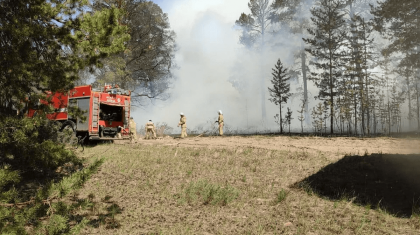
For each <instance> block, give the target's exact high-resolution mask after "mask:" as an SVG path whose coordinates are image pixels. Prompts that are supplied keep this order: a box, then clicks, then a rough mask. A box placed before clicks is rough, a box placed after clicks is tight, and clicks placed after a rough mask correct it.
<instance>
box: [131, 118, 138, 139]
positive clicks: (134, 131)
mask: <svg viewBox="0 0 420 235" xmlns="http://www.w3.org/2000/svg"><path fill="white" fill-rule="evenodd" d="M130 141H131V142H134V141H135V142H137V127H136V123H135V122H134V119H133V117H130Z"/></svg>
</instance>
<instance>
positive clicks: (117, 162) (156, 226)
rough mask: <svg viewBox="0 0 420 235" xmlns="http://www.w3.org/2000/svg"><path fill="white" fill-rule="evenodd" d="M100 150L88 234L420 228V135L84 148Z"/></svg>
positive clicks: (86, 193)
mask: <svg viewBox="0 0 420 235" xmlns="http://www.w3.org/2000/svg"><path fill="white" fill-rule="evenodd" d="M98 155H100V156H102V157H104V158H105V159H106V160H105V162H104V164H103V165H102V166H101V170H100V171H99V172H98V173H97V174H96V175H94V176H93V177H92V178H91V179H90V180H88V182H87V183H86V185H85V186H84V188H83V189H82V190H80V192H78V197H79V199H86V198H89V197H90V198H94V199H93V203H96V205H97V208H96V209H93V210H92V211H93V212H92V211H90V212H89V211H80V212H79V214H80V215H81V216H85V217H86V218H88V219H90V221H91V223H90V225H89V226H87V227H86V228H85V230H84V231H82V234H419V233H418V231H420V183H419V179H420V171H419V170H418V169H420V139H396V138H365V139H360V138H344V137H343V138H342V137H334V138H324V137H296V136H263V135H261V136H229V137H188V138H186V139H178V138H171V137H167V138H161V139H157V140H142V139H140V140H138V142H137V143H131V144H104V145H98V146H95V147H88V148H86V149H85V152H83V153H81V156H82V157H84V158H88V159H89V158H90V157H91V156H98ZM92 195H94V196H92ZM209 195H210V196H209ZM220 198H222V200H221V201H222V203H220V200H219V199H220ZM110 208H111V209H110ZM111 210H113V211H115V213H111V212H110V211H111ZM111 217H112V218H111ZM114 217H115V220H114ZM107 221H108V222H107ZM109 221H112V223H111V224H114V225H113V226H110V223H109ZM115 221H118V222H115ZM114 222H115V223H114Z"/></svg>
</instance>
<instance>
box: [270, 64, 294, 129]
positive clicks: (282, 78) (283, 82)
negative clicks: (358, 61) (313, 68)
mask: <svg viewBox="0 0 420 235" xmlns="http://www.w3.org/2000/svg"><path fill="white" fill-rule="evenodd" d="M272 70H273V73H272V75H273V79H272V80H271V83H272V84H273V88H270V87H269V88H268V91H269V92H270V96H271V97H272V98H270V99H269V100H270V101H271V102H273V103H274V104H275V105H278V106H279V109H280V123H282V115H281V105H282V103H287V100H288V99H289V97H290V95H291V93H289V92H290V84H289V83H288V80H289V79H290V76H289V75H288V74H287V69H286V68H283V64H282V63H281V61H280V59H278V60H277V64H276V65H275V68H273V69H272ZM280 133H283V127H282V125H280Z"/></svg>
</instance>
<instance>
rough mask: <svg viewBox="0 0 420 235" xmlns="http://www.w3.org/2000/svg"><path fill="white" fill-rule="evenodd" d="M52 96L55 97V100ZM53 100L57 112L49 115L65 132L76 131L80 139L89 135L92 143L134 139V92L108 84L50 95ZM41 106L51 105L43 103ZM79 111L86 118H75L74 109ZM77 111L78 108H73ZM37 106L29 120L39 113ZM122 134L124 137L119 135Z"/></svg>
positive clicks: (30, 110)
mask: <svg viewBox="0 0 420 235" xmlns="http://www.w3.org/2000/svg"><path fill="white" fill-rule="evenodd" d="M51 96H52V97H51ZM47 97H51V102H50V103H49V105H52V108H53V110H54V111H53V112H52V113H48V114H47V118H48V119H50V120H55V121H59V122H61V123H62V129H68V130H72V131H74V132H75V133H76V135H77V136H86V135H87V136H88V137H89V140H101V139H116V138H123V139H126V138H129V137H130V131H129V128H130V126H129V125H130V122H129V119H130V109H131V92H130V91H129V90H124V89H121V88H119V87H118V85H105V86H104V88H103V89H95V88H92V86H91V85H87V86H78V87H75V88H74V89H72V90H70V91H69V92H67V93H60V92H56V93H54V94H53V93H51V92H49V93H47ZM40 103H41V104H48V102H47V101H43V100H40ZM73 108H78V109H79V110H81V111H82V116H84V117H85V118H86V120H85V121H82V120H81V118H77V117H72V116H71V114H70V113H69V112H68V111H69V110H70V109H73ZM73 110H75V109H73ZM37 111H38V110H37V107H36V106H35V107H31V108H30V109H29V110H28V117H33V116H35V115H36V114H37ZM119 134H120V135H119Z"/></svg>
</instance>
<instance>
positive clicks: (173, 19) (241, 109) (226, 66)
mask: <svg viewBox="0 0 420 235" xmlns="http://www.w3.org/2000/svg"><path fill="white" fill-rule="evenodd" d="M157 3H158V4H159V2H157ZM161 4H162V6H163V7H164V9H163V10H164V11H165V12H167V13H168V16H169V20H170V23H171V28H172V29H173V30H174V31H175V33H176V34H177V36H176V41H177V44H178V47H179V50H178V51H177V53H176V64H177V65H178V67H179V69H174V71H173V73H174V74H175V76H176V77H177V79H176V80H175V81H174V82H173V84H172V88H171V89H170V90H169V92H170V94H171V98H170V99H169V100H166V101H155V102H153V104H152V105H149V106H147V107H145V108H141V109H137V110H136V111H134V119H135V120H136V122H138V123H139V124H140V125H141V124H142V123H143V122H144V123H145V122H146V121H147V120H149V119H152V120H153V121H154V122H166V123H168V124H169V125H170V126H172V127H176V125H177V123H178V121H179V113H180V112H183V113H184V114H185V115H186V117H187V126H188V128H189V129H190V130H192V129H194V128H196V127H198V126H203V125H204V124H205V123H207V122H208V121H210V120H216V118H217V111H218V110H222V111H223V114H224V117H225V123H226V124H227V125H229V126H231V127H232V128H233V129H239V130H245V129H249V128H251V127H252V128H254V129H260V130H262V129H265V130H267V129H270V130H272V131H277V130H278V125H277V124H276V123H275V122H274V115H275V114H277V113H279V111H278V106H276V105H274V104H273V103H271V102H270V101H269V100H268V98H270V96H269V94H268V89H266V108H267V119H266V123H262V119H261V107H260V87H259V80H260V79H261V67H260V66H261V62H260V61H263V64H262V67H263V73H264V78H265V85H266V87H268V86H271V83H270V80H271V77H272V75H271V72H272V71H271V68H273V67H274V65H275V63H276V62H277V60H278V59H279V58H280V59H281V61H282V62H283V63H284V65H285V66H286V67H289V66H291V65H292V64H293V60H294V59H293V53H294V50H295V49H296V47H298V46H300V41H299V40H301V37H299V36H298V35H297V36H294V35H291V34H290V33H282V34H277V35H276V36H275V38H270V36H269V34H267V36H266V37H267V41H271V42H274V43H267V47H266V48H265V52H264V59H263V60H261V54H260V53H259V52H258V51H255V50H249V49H246V48H244V46H243V45H241V44H239V36H240V31H239V30H238V29H237V27H235V21H236V20H237V19H238V18H239V16H240V14H241V13H242V12H245V13H246V14H248V13H249V9H248V5H247V2H246V1H243V0H230V1H222V0H220V1H204V0H202V1H198V0H178V1H171V3H170V4H169V3H168V1H164V2H161ZM165 7H168V8H167V9H165ZM274 44H276V45H277V46H272V45H274ZM235 80H237V81H238V82H239V83H240V84H239V87H238V86H236V87H234V86H233V85H232V81H235ZM235 85H237V84H235ZM295 87H296V86H294V85H293V82H292V92H293V91H294V90H295ZM312 93H314V92H312ZM314 94H315V93H314ZM298 105H299V99H294V101H293V105H292V104H291V103H290V102H289V103H288V104H285V105H283V109H282V113H283V114H285V110H286V109H287V108H286V107H291V108H292V111H293V116H294V118H295V119H294V120H292V123H293V126H295V127H296V128H297V127H299V128H300V123H299V121H298V120H297V112H296V111H297V109H298ZM283 110H284V111H283ZM308 128H309V127H308Z"/></svg>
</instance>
